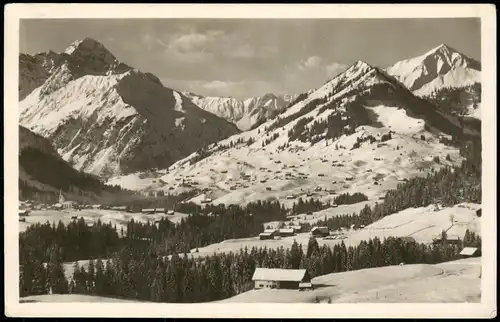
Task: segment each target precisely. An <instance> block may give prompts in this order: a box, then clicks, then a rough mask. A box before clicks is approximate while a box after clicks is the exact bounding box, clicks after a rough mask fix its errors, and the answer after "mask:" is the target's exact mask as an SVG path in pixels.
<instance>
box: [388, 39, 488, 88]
mask: <svg viewBox="0 0 500 322" xmlns="http://www.w3.org/2000/svg"><path fill="white" fill-rule="evenodd" d="M386 71H387V72H388V74H390V75H392V76H394V77H396V78H397V79H398V80H399V81H401V82H402V83H403V84H404V85H405V86H406V87H407V88H408V89H410V90H411V91H413V92H414V93H418V94H419V95H424V94H428V93H430V92H432V91H434V90H435V89H437V88H438V87H442V86H447V87H450V86H452V87H457V86H463V85H467V84H470V83H473V82H475V81H476V80H478V79H480V71H481V63H480V62H478V61H476V60H474V59H473V58H470V57H468V56H467V55H465V54H462V53H461V52H459V51H457V50H456V49H454V48H452V47H450V46H448V45H446V44H440V45H439V46H437V47H435V48H433V49H431V50H429V51H428V52H426V53H425V54H423V55H420V56H417V57H414V58H409V59H406V60H402V61H399V62H397V63H395V64H394V65H392V66H391V67H389V68H387V70H386Z"/></svg>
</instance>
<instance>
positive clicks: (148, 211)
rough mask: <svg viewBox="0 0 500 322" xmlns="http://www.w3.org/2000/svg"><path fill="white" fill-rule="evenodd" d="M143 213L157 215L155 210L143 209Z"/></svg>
mask: <svg viewBox="0 0 500 322" xmlns="http://www.w3.org/2000/svg"><path fill="white" fill-rule="evenodd" d="M141 212H142V213H143V214H149V215H152V214H154V213H155V209H154V208H146V209H142V210H141Z"/></svg>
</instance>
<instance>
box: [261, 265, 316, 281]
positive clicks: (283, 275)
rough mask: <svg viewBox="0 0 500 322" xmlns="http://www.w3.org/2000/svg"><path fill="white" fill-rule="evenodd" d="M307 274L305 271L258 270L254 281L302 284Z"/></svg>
mask: <svg viewBox="0 0 500 322" xmlns="http://www.w3.org/2000/svg"><path fill="white" fill-rule="evenodd" d="M306 272H307V270H305V269H278V268H256V269H255V272H254V273H253V277H252V280H253V281H263V280H264V281H292V282H301V281H302V280H303V279H304V277H305V276H306Z"/></svg>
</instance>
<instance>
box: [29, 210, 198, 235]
mask: <svg viewBox="0 0 500 322" xmlns="http://www.w3.org/2000/svg"><path fill="white" fill-rule="evenodd" d="M72 216H78V218H80V217H83V219H84V220H85V222H86V223H96V222H97V220H99V219H100V220H101V222H102V223H106V224H107V223H111V224H112V225H116V229H117V230H118V232H120V230H121V228H123V230H124V232H125V231H127V222H128V221H129V220H131V219H134V221H136V222H143V223H147V222H148V221H149V222H151V223H154V222H155V220H159V219H161V218H167V219H168V220H170V221H171V222H173V223H178V222H180V221H181V219H182V218H186V217H187V216H189V215H188V214H184V213H180V212H176V213H175V214H174V215H166V214H154V215H147V214H142V213H129V212H122V211H115V210H100V209H93V210H87V209H84V210H80V211H75V210H73V211H67V210H63V211H56V210H33V211H31V212H30V215H29V216H26V217H24V218H26V222H19V231H20V232H21V231H25V230H26V228H27V227H28V226H30V225H32V224H36V223H41V224H45V223H46V222H47V221H48V222H50V223H51V224H52V222H55V223H56V224H57V223H58V222H59V220H61V221H62V222H63V224H65V225H67V224H69V223H70V222H72V221H73V219H71V217H72Z"/></svg>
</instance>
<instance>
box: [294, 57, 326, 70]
mask: <svg viewBox="0 0 500 322" xmlns="http://www.w3.org/2000/svg"><path fill="white" fill-rule="evenodd" d="M322 62H323V59H322V58H321V57H319V56H311V57H309V58H307V59H306V60H305V61H302V62H299V64H298V67H299V69H307V68H318V67H319V66H320V65H321V63H322Z"/></svg>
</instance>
